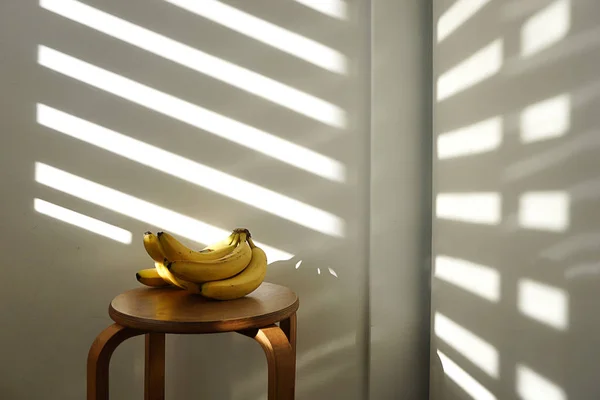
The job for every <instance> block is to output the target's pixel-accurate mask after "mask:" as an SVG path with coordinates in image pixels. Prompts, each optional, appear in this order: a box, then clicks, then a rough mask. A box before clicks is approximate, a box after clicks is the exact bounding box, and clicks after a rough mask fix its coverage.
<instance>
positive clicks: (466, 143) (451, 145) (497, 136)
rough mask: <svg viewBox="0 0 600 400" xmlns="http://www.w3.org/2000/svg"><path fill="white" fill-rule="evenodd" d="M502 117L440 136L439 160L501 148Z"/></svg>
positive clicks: (438, 146)
mask: <svg viewBox="0 0 600 400" xmlns="http://www.w3.org/2000/svg"><path fill="white" fill-rule="evenodd" d="M501 142H502V117H493V118H490V119H486V120H485V121H480V122H477V123H475V124H472V125H469V126H466V127H463V128H460V129H456V130H454V131H450V132H445V133H442V134H440V135H439V136H438V139H437V153H438V159H440V160H444V159H449V158H455V157H461V156H468V155H472V154H478V153H485V152H488V151H492V150H495V149H497V148H498V147H500V143H501Z"/></svg>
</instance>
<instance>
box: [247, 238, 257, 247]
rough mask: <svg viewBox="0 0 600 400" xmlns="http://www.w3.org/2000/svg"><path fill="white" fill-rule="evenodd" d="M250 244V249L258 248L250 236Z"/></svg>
mask: <svg viewBox="0 0 600 400" xmlns="http://www.w3.org/2000/svg"><path fill="white" fill-rule="evenodd" d="M247 240H248V244H249V245H250V248H251V249H253V248H255V247H256V245H255V244H254V242H253V241H252V238H251V237H250V236H248V239H247Z"/></svg>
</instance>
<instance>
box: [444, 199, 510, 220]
mask: <svg viewBox="0 0 600 400" xmlns="http://www.w3.org/2000/svg"><path fill="white" fill-rule="evenodd" d="M435 203H436V205H435V212H436V214H435V215H436V217H437V218H441V219H450V220H454V221H463V222H470V223H475V224H487V225H497V224H498V223H500V214H501V198H500V194H498V193H495V192H486V193H484V192H482V193H439V194H438V195H437V196H436V202H435Z"/></svg>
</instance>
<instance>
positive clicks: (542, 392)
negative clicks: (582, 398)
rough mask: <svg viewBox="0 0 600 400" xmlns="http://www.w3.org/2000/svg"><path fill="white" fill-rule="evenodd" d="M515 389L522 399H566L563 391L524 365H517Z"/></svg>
mask: <svg viewBox="0 0 600 400" xmlns="http://www.w3.org/2000/svg"><path fill="white" fill-rule="evenodd" d="M516 373H517V379H516V380H517V382H516V386H517V387H516V389H517V393H518V394H519V396H520V398H521V399H523V400H541V399H543V400H567V395H566V394H565V391H564V390H563V389H562V388H561V387H560V386H558V385H557V384H555V383H554V382H552V381H550V380H549V379H548V378H545V377H543V376H542V375H540V374H538V373H537V372H535V371H534V370H532V369H531V368H529V367H526V366H525V365H522V364H518V365H517V371H516Z"/></svg>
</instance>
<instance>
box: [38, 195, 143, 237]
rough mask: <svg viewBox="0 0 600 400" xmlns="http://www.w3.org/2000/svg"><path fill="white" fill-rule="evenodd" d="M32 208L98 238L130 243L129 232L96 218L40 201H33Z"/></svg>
mask: <svg viewBox="0 0 600 400" xmlns="http://www.w3.org/2000/svg"><path fill="white" fill-rule="evenodd" d="M33 208H34V209H35V211H37V212H39V213H40V214H44V215H47V216H49V217H52V218H55V219H58V220H60V221H63V222H66V223H67V224H71V225H74V226H77V227H79V228H82V229H85V230H87V231H90V232H93V233H95V234H98V235H100V236H104V237H106V238H109V239H112V240H115V241H117V242H121V243H125V244H130V243H131V237H132V236H131V232H129V231H127V230H125V229H123V228H119V227H118V226H114V225H111V224H108V223H106V222H104V221H100V220H98V219H96V218H92V217H88V216H87V215H83V214H81V213H78V212H76V211H73V210H69V209H68V208H64V207H61V206H57V205H56V204H52V203H49V202H47V201H45V200H42V199H33Z"/></svg>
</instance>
